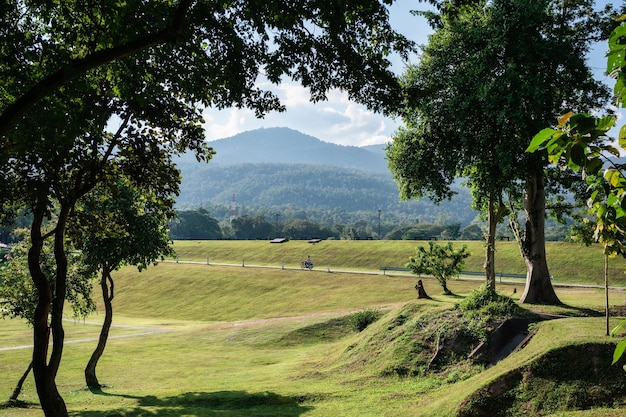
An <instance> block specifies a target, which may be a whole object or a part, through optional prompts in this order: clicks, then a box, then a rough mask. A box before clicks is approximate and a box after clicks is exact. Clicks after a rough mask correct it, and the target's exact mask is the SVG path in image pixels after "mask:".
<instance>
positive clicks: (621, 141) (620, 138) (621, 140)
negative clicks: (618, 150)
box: [617, 124, 626, 149]
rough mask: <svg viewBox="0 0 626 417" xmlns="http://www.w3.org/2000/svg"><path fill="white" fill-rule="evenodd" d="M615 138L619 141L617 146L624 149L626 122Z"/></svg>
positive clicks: (625, 144) (625, 145)
mask: <svg viewBox="0 0 626 417" xmlns="http://www.w3.org/2000/svg"><path fill="white" fill-rule="evenodd" d="M617 140H618V141H619V146H621V147H622V149H626V124H625V125H623V126H622V127H621V128H620V130H619V136H618V138H617Z"/></svg>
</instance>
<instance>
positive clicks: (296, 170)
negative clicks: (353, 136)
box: [177, 128, 477, 226]
mask: <svg viewBox="0 0 626 417" xmlns="http://www.w3.org/2000/svg"><path fill="white" fill-rule="evenodd" d="M257 135H258V136H257ZM256 138H258V141H257V139H256ZM208 144H209V146H211V147H213V148H214V150H215V151H216V152H217V154H216V155H215V156H214V158H213V159H212V160H211V161H209V163H208V164H204V163H198V162H197V161H196V159H195V157H192V156H191V155H186V156H185V157H183V158H180V159H179V160H178V161H177V164H178V166H179V168H180V169H181V175H182V183H181V192H180V195H179V197H178V199H177V206H178V207H179V208H183V209H184V208H191V207H205V208H210V209H211V213H212V215H214V216H215V218H217V219H218V220H220V221H226V220H228V213H229V205H231V204H232V201H231V200H232V198H233V197H235V196H236V205H237V211H238V214H241V213H244V212H246V211H251V209H252V208H256V210H255V212H256V213H259V212H261V213H264V214H265V215H271V216H273V215H275V213H279V212H280V213H283V214H281V215H284V216H287V215H288V214H287V213H296V214H294V215H298V216H300V217H303V218H304V217H306V218H308V219H309V220H311V221H318V222H326V221H329V220H330V219H331V218H332V221H333V222H350V221H354V219H356V218H363V217H364V216H366V217H369V218H371V217H372V216H376V215H377V212H378V211H379V210H380V211H381V212H384V213H385V215H386V216H387V218H388V219H391V218H392V217H393V218H395V219H397V221H402V222H409V223H415V222H416V221H418V222H420V221H421V222H431V223H432V222H435V221H441V220H442V219H443V220H445V219H449V221H450V223H460V224H461V225H462V226H466V225H467V224H469V223H470V222H471V221H472V220H473V219H474V218H475V217H476V215H477V212H475V211H474V210H472V209H471V207H470V205H471V196H470V194H469V191H468V190H467V189H466V188H463V187H457V186H455V191H457V193H458V195H457V196H455V197H454V198H453V199H452V201H445V202H443V203H442V204H440V205H435V204H434V203H432V202H431V201H430V200H427V199H422V200H420V201H413V200H411V201H406V202H403V201H400V198H399V192H398V188H397V185H396V183H395V182H394V180H393V177H392V175H391V173H390V172H389V170H388V169H387V164H386V159H385V152H384V146H385V145H382V144H381V145H373V146H368V147H366V148H359V147H355V146H342V145H335V144H331V143H328V142H324V141H322V140H320V139H317V138H314V137H312V136H308V135H304V134H302V133H300V132H297V131H294V130H292V129H288V128H266V129H258V130H253V131H248V132H244V133H241V134H239V135H235V136H232V137H230V138H224V139H219V140H217V141H212V142H209V143H208ZM297 213H299V214H297Z"/></svg>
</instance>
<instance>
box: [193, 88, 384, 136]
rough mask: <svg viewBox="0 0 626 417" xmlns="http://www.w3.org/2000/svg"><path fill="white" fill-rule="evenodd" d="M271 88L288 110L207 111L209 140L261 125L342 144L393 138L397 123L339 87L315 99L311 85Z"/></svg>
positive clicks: (206, 119) (206, 125) (206, 124)
mask: <svg viewBox="0 0 626 417" xmlns="http://www.w3.org/2000/svg"><path fill="white" fill-rule="evenodd" d="M263 87H264V88H267V89H271V90H272V91H274V92H275V93H276V94H277V95H278V96H279V97H280V99H281V102H282V103H283V104H284V105H285V106H286V108H287V110H286V111H285V112H283V113H276V112H275V113H270V114H268V115H266V116H265V118H263V119H257V118H256V117H255V116H254V113H253V112H252V111H250V110H246V109H228V110H221V111H218V110H212V109H208V110H206V111H205V121H206V123H205V128H206V131H207V139H208V140H216V139H221V138H225V137H229V136H233V135H236V134H237V133H241V132H244V131H247V130H253V129H258V128H261V127H265V128H268V127H288V128H291V129H294V130H298V131H300V132H302V133H305V134H307V135H311V136H314V137H316V138H318V139H321V140H323V141H327V142H332V143H337V144H341V145H351V146H364V145H372V144H379V143H385V142H387V141H389V137H390V135H391V134H392V133H393V131H394V129H395V127H396V123H395V122H394V121H392V120H390V119H388V118H385V117H384V116H382V115H380V114H376V113H374V112H372V111H369V110H367V108H365V107H364V106H361V105H359V104H356V103H354V102H351V101H350V100H349V99H348V95H347V94H346V93H343V92H341V91H338V90H333V91H330V92H329V93H328V100H327V101H325V102H320V103H311V102H310V101H309V98H310V95H309V92H308V91H307V89H305V88H303V87H301V86H299V85H297V84H294V83H284V84H281V85H280V86H273V87H270V86H268V85H265V86H263Z"/></svg>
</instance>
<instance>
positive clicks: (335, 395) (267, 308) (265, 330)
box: [0, 242, 626, 417]
mask: <svg viewBox="0 0 626 417" xmlns="http://www.w3.org/2000/svg"><path fill="white" fill-rule="evenodd" d="M210 243H211V244H213V242H210ZM326 243H331V242H323V243H321V244H318V245H315V246H311V245H309V244H306V243H305V242H289V243H287V244H282V245H270V244H269V243H267V242H222V244H224V248H223V252H220V254H219V256H218V255H217V254H216V255H215V256H216V257H215V262H224V263H231V262H232V263H237V262H235V261H236V259H238V258H240V257H242V256H241V253H242V252H245V254H246V255H245V259H246V263H248V259H250V261H249V263H250V264H256V263H258V264H265V262H261V261H260V260H261V259H265V258H267V257H268V256H269V255H268V254H269V252H267V253H265V252H264V251H266V250H270V251H278V250H280V253H278V254H275V256H276V258H275V260H276V261H277V262H278V263H280V262H282V260H281V259H280V258H281V257H286V256H287V255H289V254H290V253H291V255H289V256H293V257H294V264H295V265H296V266H297V262H299V260H300V259H301V258H303V257H304V256H306V255H307V254H311V256H312V257H313V258H314V260H315V259H316V256H321V254H322V252H316V253H314V252H312V249H318V250H320V251H321V250H322V249H324V250H328V251H330V250H331V249H332V250H333V251H334V252H332V254H333V259H337V260H341V264H339V263H338V265H341V266H342V267H345V268H346V269H352V267H351V265H350V263H349V262H350V261H347V260H343V259H347V258H344V255H343V254H342V253H343V252H342V251H341V250H340V249H339V247H341V243H342V242H332V243H333V245H326ZM334 243H337V244H338V245H336V246H335V245H334ZM383 243H384V244H381V245H379V242H350V244H349V245H346V246H343V248H348V246H350V248H349V249H350V250H347V251H346V252H347V253H349V255H345V256H352V257H353V258H350V259H355V260H357V261H356V262H358V263H361V262H363V263H365V262H366V261H365V260H369V261H368V262H370V264H368V266H369V265H374V268H372V269H377V268H378V266H380V265H379V264H386V263H389V264H391V265H394V266H398V264H397V262H396V261H395V260H397V259H400V258H398V255H388V256H389V257H388V258H385V261H384V262H383V261H378V259H381V256H382V255H381V253H383V252H384V251H383V248H385V250H393V249H392V248H389V249H387V246H393V244H392V245H389V243H392V242H383ZM205 244H208V242H201V243H197V242H182V243H181V242H176V247H177V250H178V253H179V256H180V257H181V259H184V258H186V256H184V255H183V249H184V247H185V246H188V249H187V250H189V251H190V252H188V253H190V254H191V253H192V252H191V249H192V248H200V250H201V251H204V250H205V248H206V247H203V246H204V245H205ZM296 244H298V245H301V246H299V247H298V245H296ZM370 244H371V245H372V247H373V249H372V250H373V251H374V252H368V249H367V248H368V245H370ZM238 245H241V246H238ZM415 245H416V244H415V242H412V243H411V244H410V245H407V246H406V247H407V249H405V250H407V251H408V252H409V253H411V252H412V251H413V250H414V247H415ZM292 246H293V248H294V249H293V252H290V251H291V249H290V248H291V247H292ZM333 247H334V249H333ZM305 249H309V250H308V251H307V250H305ZM239 250H241V251H242V252H240V253H237V251H239ZM396 250H397V249H396ZM403 250H404V249H403ZM329 253H331V252H329ZM373 253H376V255H374V254H373ZM500 253H502V251H500ZM253 254H254V256H259V258H258V259H259V261H256V260H255V258H253V257H251V256H252V255H253ZM196 256H198V255H196ZM222 256H223V259H219V258H220V257H222ZM403 256H404V255H403ZM406 256H408V255H406ZM581 256H582V255H581ZM189 257H190V258H192V256H189ZM203 258H205V255H202V256H198V258H197V260H199V261H202V260H203ZM212 258H213V255H211V259H212ZM387 260H388V262H387ZM285 262H287V261H286V260H285ZM507 272H509V271H507ZM114 278H115V281H116V297H115V299H114V311H115V317H114V323H116V324H133V325H140V326H147V327H155V328H159V329H162V330H168V331H167V332H162V333H155V332H151V330H150V329H136V332H137V333H148V334H147V335H144V336H141V337H121V336H125V335H126V334H128V333H129V332H131V333H132V332H135V330H133V329H128V328H123V329H120V328H114V329H113V331H112V336H119V337H118V338H114V339H111V340H110V341H109V344H108V346H107V350H106V351H105V355H104V357H103V359H102V361H101V363H100V365H99V366H98V376H99V379H100V381H101V382H102V383H104V384H106V387H104V388H103V390H102V392H101V393H98V394H94V393H91V392H89V391H88V390H87V389H86V388H85V385H84V380H83V373H82V372H83V371H82V370H83V367H84V365H85V363H86V361H87V360H88V358H89V355H90V354H91V350H92V349H93V347H94V346H95V341H84V342H82V343H79V341H80V340H83V339H89V338H90V337H91V336H93V335H95V334H96V333H97V327H93V326H91V325H89V324H82V323H80V322H79V323H68V324H67V325H66V333H67V339H68V340H73V341H74V342H75V343H70V344H67V345H66V347H65V352H64V359H63V363H62V366H61V372H60V373H59V376H58V378H57V381H58V385H59V390H60V392H61V393H62V395H63V397H64V398H65V400H66V401H67V404H68V407H69V409H70V412H71V415H72V416H74V417H96V416H98V417H99V416H148V415H158V416H159V417H174V416H176V417H178V416H181V415H188V416H213V415H215V416H217V415H220V416H227V417H235V416H259V417H260V416H286V417H295V416H307V417H322V416H324V417H327V416H346V417H352V416H372V417H374V416H376V417H378V416H387V417H393V416H403V417H404V416H425V417H426V416H453V415H455V414H456V413H457V412H458V410H460V406H461V405H462V404H463V403H464V402H469V401H472V402H473V403H475V404H480V403H481V401H485V399H487V400H489V397H488V395H487V394H484V393H483V391H481V387H484V388H485V392H487V393H488V392H491V390H492V387H493V384H496V385H497V384H500V385H502V384H503V383H504V382H507V381H508V380H507V379H506V376H507V375H511V374H514V373H517V374H519V375H522V376H523V377H524V378H525V379H522V380H525V381H532V383H530V382H529V383H530V384H531V385H533V386H534V387H536V388H537V389H539V390H541V389H544V391H545V392H548V393H551V394H552V395H553V396H554V397H556V398H566V397H567V393H568V392H569V393H570V394H572V395H577V394H578V393H580V392H581V391H580V390H578V391H576V390H574V389H571V390H569V391H567V390H568V387H569V386H574V387H580V384H582V386H583V387H586V388H589V389H590V390H591V389H595V390H596V391H598V390H600V388H597V387H598V386H600V385H599V384H596V383H594V385H584V382H579V380H575V379H574V375H571V368H567V367H565V366H564V364H566V363H567V362H574V363H575V364H577V365H580V366H581V368H582V364H583V363H586V362H588V361H589V359H590V358H592V355H590V352H591V349H590V346H592V345H593V346H603V345H605V344H607V343H608V344H609V345H608V346H609V348H608V351H610V349H611V346H612V342H613V341H612V340H610V339H608V338H607V337H605V336H604V324H603V319H602V318H601V317H585V316H589V315H590V314H591V313H592V312H593V310H596V311H597V312H598V313H601V311H602V306H603V293H602V291H599V290H593V289H587V290H585V289H575V290H574V289H557V294H558V295H559V297H560V299H561V300H562V301H563V302H564V303H565V304H566V305H565V306H561V307H549V308H543V311H546V312H550V313H553V314H567V315H573V316H579V317H581V318H571V319H566V320H556V321H551V322H544V323H540V324H538V325H537V326H536V329H537V333H536V335H535V336H534V338H533V339H532V340H531V341H530V343H529V344H528V345H527V346H526V347H525V348H524V349H522V350H520V351H519V352H516V353H514V354H513V355H511V356H509V357H508V358H507V359H505V360H504V361H501V362H499V363H498V364H497V365H496V366H493V367H490V368H486V369H485V370H482V369H480V368H477V367H476V366H475V365H468V364H467V363H466V362H465V361H459V364H458V365H455V367H453V366H449V367H447V368H446V369H445V370H442V369H436V367H434V366H431V371H428V372H423V371H420V369H422V368H420V367H423V363H424V362H428V361H429V360H430V359H431V358H432V357H433V356H434V350H433V348H432V346H434V345H433V343H434V342H436V338H435V337H431V338H430V342H429V343H430V344H428V343H425V344H423V345H418V344H417V339H418V338H422V336H418V329H422V328H425V329H426V330H428V329H429V325H436V322H435V320H438V319H436V318H433V317H436V316H434V315H433V314H435V313H436V312H438V311H442V310H446V309H450V308H451V307H452V305H453V304H454V303H456V302H459V301H460V300H462V299H463V298H464V297H465V296H466V295H467V294H469V293H470V291H471V290H472V289H473V288H475V287H476V285H478V283H476V282H471V281H456V280H453V281H452V282H451V283H450V285H449V288H450V289H451V290H452V291H453V292H454V293H455V295H454V296H443V295H441V287H440V286H439V285H438V283H437V282H436V281H434V280H430V279H425V280H424V284H425V288H426V291H427V292H428V293H429V294H430V295H431V296H432V297H433V299H432V300H427V301H425V300H415V296H416V291H415V289H414V288H413V286H414V285H415V279H414V278H413V277H394V278H389V277H384V276H382V275H367V274H349V273H328V272H326V271H325V268H324V269H318V270H313V271H301V270H289V269H286V270H282V269H268V268H241V267H236V268H233V267H223V266H215V265H209V266H207V265H202V264H199V265H194V264H175V263H162V264H160V265H158V266H157V267H151V268H148V269H147V270H146V271H144V272H142V273H138V272H137V271H136V269H134V268H124V269H122V270H121V271H118V272H116V273H115V275H114ZM516 287H517V288H518V292H517V294H515V296H516V297H517V296H519V295H520V293H521V291H520V290H521V286H520V285H517V286H516ZM512 288H513V286H512V285H505V284H502V285H498V290H499V291H500V292H501V293H503V294H512V293H513V291H512ZM625 298H626V294H624V293H623V292H621V291H616V292H614V293H612V295H611V303H612V304H613V306H614V308H615V309H617V308H619V307H621V306H622V305H623V303H624V301H625ZM365 309H374V310H379V311H380V312H381V313H383V316H382V318H381V319H380V320H379V321H378V322H376V323H374V324H372V325H371V326H369V327H368V328H367V329H365V330H364V331H363V332H361V333H355V332H354V331H353V330H352V329H351V328H350V326H349V325H348V322H349V320H348V318H349V317H350V315H351V314H353V313H354V312H355V311H362V310H365ZM101 318H102V313H99V314H98V315H95V316H94V317H91V318H90V319H89V320H90V321H97V320H100V319H101ZM436 327H437V326H435V327H434V328H436ZM428 331H430V330H428ZM433 334H434V333H433ZM29 337H30V330H29V329H28V328H27V326H26V325H25V323H20V322H15V321H1V322H0V349H2V350H0V375H2V378H0V399H5V398H8V396H9V395H10V393H11V392H12V389H13V388H14V384H15V382H16V381H17V379H18V378H19V376H20V375H21V373H22V372H23V371H24V369H25V367H26V365H27V364H28V361H29V356H30V350H29V349H11V350H4V349H3V348H8V347H12V346H18V345H23V344H24V343H26V341H27V340H29ZM423 339H424V340H426V341H427V342H428V338H425V337H424V338H423ZM420 343H421V341H420ZM440 343H441V344H442V345H446V343H447V342H446V341H445V340H443V341H440ZM590 344H591V345H590ZM416 346H422V347H420V348H417V347H416ZM565 347H568V348H569V347H571V348H570V350H563V351H562V350H561V349H564V348H565ZM550 354H551V355H552V356H547V355H550ZM546 357H549V358H550V360H551V361H552V362H550V363H553V364H556V365H557V366H556V368H557V369H552V371H551V373H550V372H549V373H548V374H547V375H546V374H542V375H539V377H538V378H534V377H533V373H532V372H531V371H532V370H533V369H536V366H538V364H539V365H541V367H542V368H546V369H547V368H548V367H546V366H545V363H542V362H539V361H541V360H542V358H546ZM610 359H611V358H610V357H607V358H602V357H600V356H593V361H595V362H593V363H594V364H595V367H596V369H597V370H598V371H599V372H600V373H604V374H606V375H616V376H615V380H616V381H618V383H620V384H624V383H625V381H622V380H619V378H620V376H619V375H621V374H620V373H619V372H621V369H620V368H619V367H612V368H611V367H610V366H609V363H610ZM409 366H413V368H409ZM559 366H563V368H562V369H563V370H564V371H563V372H561V371H560V370H559V369H558V368H559ZM533 367H535V368H533ZM403 369H409V371H407V372H405V371H403ZM477 369H478V370H482V372H479V373H476V370H477ZM585 369H588V368H585ZM535 373H537V372H535ZM559 375H564V377H563V378H561V379H565V381H561V382H563V383H558V384H557V383H556V382H555V381H557V380H558V379H559V378H558V376H559ZM576 376H577V375H576ZM590 384H591V383H590ZM577 389H578V388H577ZM507 392H509V393H513V394H514V395H513V394H511V395H509V396H508V397H506V398H511V396H514V401H513V400H512V403H514V404H517V406H518V408H510V407H509V408H503V410H505V411H502V413H504V414H500V415H515V414H514V412H515V413H516V412H517V411H515V410H520V408H519V405H520V404H521V405H523V406H526V407H527V409H526V411H532V412H527V413H526V414H525V415H549V413H550V412H553V411H550V410H556V409H558V408H546V409H544V410H543V414H542V413H537V412H536V411H535V408H532V406H533V404H532V403H530V402H529V401H525V397H524V395H526V394H527V393H528V392H529V391H528V390H525V389H523V387H520V385H519V384H518V385H512V388H511V389H510V390H509V391H507ZM578 396H580V395H578ZM537 398H539V399H537V400H535V401H536V402H539V403H542V401H543V400H541V399H540V398H541V397H539V396H538V397H537ZM21 399H22V400H24V401H25V402H26V403H27V404H33V406H32V408H27V409H0V415H2V416H6V417H14V416H17V417H31V416H40V415H41V411H40V409H38V408H37V406H36V403H37V397H36V394H35V390H34V386H33V381H32V377H31V378H29V379H28V380H27V382H26V385H25V386H24V393H23V395H22V397H21ZM615 399H616V400H617V401H618V403H619V401H621V398H618V397H615ZM543 402H546V403H547V400H546V401H543ZM505 405H506V404H505ZM503 407H504V406H503ZM555 407H556V406H555ZM511 410H513V411H511ZM509 411H510V412H509ZM593 411H594V412H593V414H584V413H580V414H572V415H579V416H587V415H594V416H610V415H618V414H614V413H617V412H621V411H622V410H620V409H614V408H605V409H594V410H593ZM506 413H509V414H506ZM520 413H521V411H520ZM611 413H613V414H611ZM554 415H560V414H558V413H556V412H554Z"/></svg>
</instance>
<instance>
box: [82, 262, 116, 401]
mask: <svg viewBox="0 0 626 417" xmlns="http://www.w3.org/2000/svg"><path fill="white" fill-rule="evenodd" d="M109 283H110V286H109ZM100 288H101V289H102V299H103V300H104V311H105V314H104V323H103V324H102V329H101V330H100V337H99V338H98V345H97V346H96V349H95V350H94V351H93V353H92V354H91V358H90V359H89V362H87V366H86V367H85V382H86V383H87V386H88V387H89V388H90V389H95V388H100V383H99V382H98V377H97V376H96V366H97V365H98V361H99V360H100V358H101V357H102V354H103V353H104V348H105V347H106V344H107V340H108V338H109V330H110V329H111V323H112V322H113V306H112V304H111V301H112V300H113V297H114V291H113V290H114V283H113V279H112V278H111V273H110V271H109V268H108V266H103V269H102V277H101V279H100Z"/></svg>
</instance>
